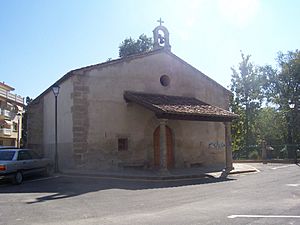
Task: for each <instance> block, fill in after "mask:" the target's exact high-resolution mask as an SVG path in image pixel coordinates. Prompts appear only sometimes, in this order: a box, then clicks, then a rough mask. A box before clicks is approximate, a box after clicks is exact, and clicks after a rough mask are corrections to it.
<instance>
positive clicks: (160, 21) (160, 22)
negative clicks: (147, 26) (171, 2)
mask: <svg viewBox="0 0 300 225" xmlns="http://www.w3.org/2000/svg"><path fill="white" fill-rule="evenodd" d="M157 22H159V26H161V24H162V23H164V21H162V20H161V18H159V20H157Z"/></svg>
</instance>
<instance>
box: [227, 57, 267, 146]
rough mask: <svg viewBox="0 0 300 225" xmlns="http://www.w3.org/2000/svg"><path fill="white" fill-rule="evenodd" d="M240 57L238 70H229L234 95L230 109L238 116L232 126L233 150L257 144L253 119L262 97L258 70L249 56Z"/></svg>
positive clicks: (261, 78) (261, 83)
mask: <svg viewBox="0 0 300 225" xmlns="http://www.w3.org/2000/svg"><path fill="white" fill-rule="evenodd" d="M241 57H242V61H241V62H240V63H239V67H238V70H236V69H235V68H231V70H232V79H231V91H232V92H233V93H234V97H233V99H232V101H231V108H232V111H233V112H234V113H236V114H238V115H239V116H240V117H239V119H237V120H235V121H234V122H233V124H232V135H233V150H237V149H240V148H244V149H245V148H247V147H249V146H250V145H255V144H257V136H256V134H255V119H256V117H257V115H258V111H259V109H260V107H261V104H262V100H263V97H264V96H263V93H262V91H261V90H262V86H263V84H264V79H263V77H262V76H260V73H259V68H258V67H256V66H254V65H253V63H252V62H250V57H251V56H250V55H247V56H245V55H244V54H243V53H241Z"/></svg>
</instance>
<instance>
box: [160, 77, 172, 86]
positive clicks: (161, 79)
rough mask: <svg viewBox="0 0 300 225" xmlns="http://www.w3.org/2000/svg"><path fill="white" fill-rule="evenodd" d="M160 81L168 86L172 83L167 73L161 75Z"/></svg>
mask: <svg viewBox="0 0 300 225" xmlns="http://www.w3.org/2000/svg"><path fill="white" fill-rule="evenodd" d="M160 83H161V85H162V86H164V87H167V86H169V84H170V78H169V77H168V76H167V75H162V76H161V77H160Z"/></svg>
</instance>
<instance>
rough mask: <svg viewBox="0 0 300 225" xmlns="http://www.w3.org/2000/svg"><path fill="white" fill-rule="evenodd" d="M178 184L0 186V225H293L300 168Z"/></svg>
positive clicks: (71, 179) (265, 168) (63, 180)
mask: <svg viewBox="0 0 300 225" xmlns="http://www.w3.org/2000/svg"><path fill="white" fill-rule="evenodd" d="M251 166H254V167H257V168H258V169H259V170H260V172H259V173H251V174H236V175H230V176H229V177H228V178H227V179H215V178H214V179H213V178H202V179H192V180H179V181H178V180H177V181H149V180H148V181H147V180H135V181H133V180H122V179H108V178H106V179H104V178H99V177H97V176H89V177H83V176H69V175H63V176H58V177H52V178H46V179H45V178H42V179H35V180H32V179H30V180H27V181H26V182H25V183H24V184H22V185H20V186H13V185H10V184H6V183H4V184H3V183H2V184H0V224H1V225H2V224H3V225H7V224H22V225H24V224H47V225H48V224H53V225H54V224H55V225H57V224H64V225H65V224H72V225H73V224H74V225H77V224H78V225H79V224H80V225H81V224H92V225H93V224H95V225H96V224H97V225H98V224H125V225H126V224H128V225H129V224H130V225H131V224H132V225H134V224H155V225H156V224H172V225H173V224H174V225H176V224H178V225H179V224H180V225H182V224H222V225H224V224H272V225H276V224H278V225H279V224H280V225H282V224H300V167H299V166H296V165H286V164H267V165H262V164H251Z"/></svg>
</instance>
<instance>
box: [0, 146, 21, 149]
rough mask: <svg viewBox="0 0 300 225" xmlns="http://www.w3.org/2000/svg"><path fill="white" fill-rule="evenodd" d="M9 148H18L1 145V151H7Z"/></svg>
mask: <svg viewBox="0 0 300 225" xmlns="http://www.w3.org/2000/svg"><path fill="white" fill-rule="evenodd" d="M7 148H17V147H14V146H3V145H0V149H7Z"/></svg>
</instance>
